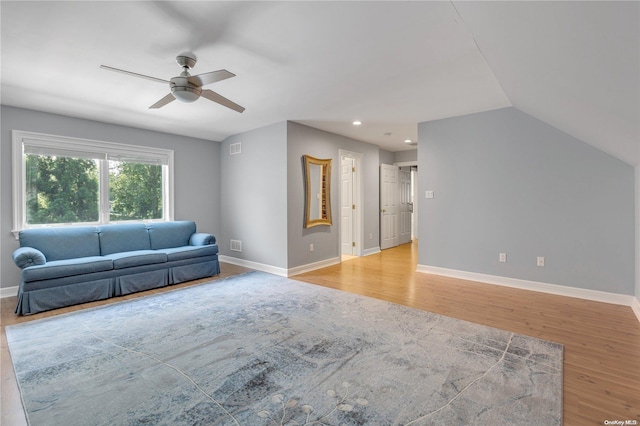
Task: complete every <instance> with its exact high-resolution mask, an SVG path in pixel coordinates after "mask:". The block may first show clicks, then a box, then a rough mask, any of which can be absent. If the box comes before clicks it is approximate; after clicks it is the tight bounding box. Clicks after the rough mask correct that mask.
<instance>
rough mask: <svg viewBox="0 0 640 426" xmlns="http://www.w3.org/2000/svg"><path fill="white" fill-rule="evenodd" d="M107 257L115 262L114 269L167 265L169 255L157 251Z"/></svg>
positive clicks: (114, 254) (117, 254) (126, 252)
mask: <svg viewBox="0 0 640 426" xmlns="http://www.w3.org/2000/svg"><path fill="white" fill-rule="evenodd" d="M105 257H106V258H108V259H111V260H113V269H124V268H131V267H133V266H141V265H151V264H154V263H165V262H166V261H167V254H166V253H163V252H161V251H157V250H135V251H125V252H122V253H113V254H109V255H107V256H105Z"/></svg>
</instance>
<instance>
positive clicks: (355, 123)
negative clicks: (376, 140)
mask: <svg viewBox="0 0 640 426" xmlns="http://www.w3.org/2000/svg"><path fill="white" fill-rule="evenodd" d="M361 124H362V121H360V120H356V121H354V122H353V125H354V126H360V125H361Z"/></svg>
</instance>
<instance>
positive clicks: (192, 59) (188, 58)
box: [176, 52, 198, 69]
mask: <svg viewBox="0 0 640 426" xmlns="http://www.w3.org/2000/svg"><path fill="white" fill-rule="evenodd" d="M197 61H198V58H196V55H195V54H194V53H193V52H182V53H180V54H179V55H178V56H176V62H177V63H178V65H180V66H181V67H183V68H185V67H186V68H189V69H191V68H193V67H194V66H195V65H196V62H197Z"/></svg>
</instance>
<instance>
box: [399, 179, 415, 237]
mask: <svg viewBox="0 0 640 426" xmlns="http://www.w3.org/2000/svg"><path fill="white" fill-rule="evenodd" d="M398 195H399V197H398V198H399V199H398V214H399V218H400V225H399V231H398V244H406V243H410V242H411V199H412V197H411V171H410V170H399V171H398Z"/></svg>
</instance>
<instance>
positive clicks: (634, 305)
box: [631, 297, 640, 321]
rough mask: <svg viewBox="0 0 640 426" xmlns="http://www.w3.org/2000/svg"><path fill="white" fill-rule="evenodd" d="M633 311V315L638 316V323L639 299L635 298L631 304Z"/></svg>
mask: <svg viewBox="0 0 640 426" xmlns="http://www.w3.org/2000/svg"><path fill="white" fill-rule="evenodd" d="M631 309H632V310H633V313H634V314H636V318H638V321H640V301H639V300H638V298H637V297H634V298H633V301H632V302H631Z"/></svg>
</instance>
